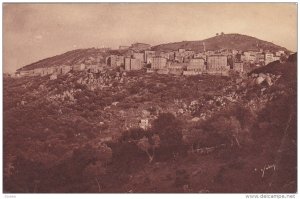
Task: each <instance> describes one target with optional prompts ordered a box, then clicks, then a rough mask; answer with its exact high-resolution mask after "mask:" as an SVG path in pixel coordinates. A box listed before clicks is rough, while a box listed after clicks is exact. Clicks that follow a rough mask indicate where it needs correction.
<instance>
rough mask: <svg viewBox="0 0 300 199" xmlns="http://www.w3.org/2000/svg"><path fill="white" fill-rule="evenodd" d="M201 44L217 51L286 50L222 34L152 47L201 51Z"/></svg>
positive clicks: (242, 37) (257, 41)
mask: <svg viewBox="0 0 300 199" xmlns="http://www.w3.org/2000/svg"><path fill="white" fill-rule="evenodd" d="M203 43H205V48H206V50H219V49H237V50H243V51H246V50H258V49H260V48H262V49H264V50H271V51H277V50H284V51H288V50H287V49H286V48H284V47H281V46H278V45H275V44H273V43H271V42H267V41H263V40H260V39H257V38H255V37H251V36H247V35H241V34H224V35H219V36H215V37H211V38H208V39H204V40H200V41H182V42H174V43H167V44H160V45H157V46H153V47H152V49H153V50H158V51H164V50H165V51H169V50H177V49H179V48H184V49H191V50H194V51H203Z"/></svg>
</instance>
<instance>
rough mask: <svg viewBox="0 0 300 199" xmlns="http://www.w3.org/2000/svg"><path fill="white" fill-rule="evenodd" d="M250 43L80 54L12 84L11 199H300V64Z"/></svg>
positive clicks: (7, 143) (8, 105)
mask: <svg viewBox="0 0 300 199" xmlns="http://www.w3.org/2000/svg"><path fill="white" fill-rule="evenodd" d="M226 36H227V35H226V34H224V35H223V34H219V35H218V36H215V37H214V39H216V40H217V41H219V40H220V41H223V42H225V40H226V38H225V37H226ZM229 36H230V38H231V35H229ZM238 38H239V41H232V40H230V41H229V42H228V43H232V42H233V43H234V42H235V43H234V45H233V46H234V49H232V48H228V49H219V46H217V47H215V49H214V48H213V46H215V43H209V42H208V41H211V39H208V40H205V41H204V42H202V41H201V42H200V44H201V45H196V48H194V47H193V45H192V44H191V43H189V44H188V45H186V46H187V48H184V46H185V44H186V42H183V43H180V44H177V43H176V44H166V45H158V46H152V47H151V46H150V45H149V44H143V43H134V44H132V45H131V46H120V48H119V49H108V48H98V49H97V48H90V49H77V50H73V51H69V52H66V53H64V54H61V55H57V56H54V57H50V58H46V59H43V60H40V61H38V62H35V63H32V64H29V65H27V66H24V67H22V68H20V69H19V70H17V72H16V73H15V74H14V75H13V76H9V75H4V77H3V98H4V99H3V115H4V117H3V118H4V119H3V134H4V135H3V136H4V157H3V158H4V163H3V170H4V171H3V173H4V174H3V176H4V179H3V180H4V188H3V189H4V192H13V193H35V192H36V193H75V192H76V193H170V192H173V193H178V192H179V193H229V192H230V193H241V192H247V193H248V192H259V193H270V192H281V193H289V192H295V191H296V190H297V179H296V173H297V150H296V149H297V145H296V143H297V111H296V110H297V97H296V96H297V72H296V71H297V54H291V52H289V51H288V50H286V49H284V48H281V47H278V46H276V45H274V44H270V43H262V42H257V40H253V39H251V41H254V43H250V44H249V43H247V45H249V46H248V48H246V46H244V45H243V48H241V49H239V48H238V47H239V46H242V45H241V44H240V43H239V42H242V43H244V40H243V39H241V36H239V37H238ZM246 38H247V37H246ZM198 43H199V42H198ZM225 43H226V42H225ZM224 45H225V44H224ZM177 47H179V48H177ZM189 47H191V48H189ZM253 47H254V48H253ZM260 47H263V48H260ZM173 48H176V49H173ZM246 49H249V50H246Z"/></svg>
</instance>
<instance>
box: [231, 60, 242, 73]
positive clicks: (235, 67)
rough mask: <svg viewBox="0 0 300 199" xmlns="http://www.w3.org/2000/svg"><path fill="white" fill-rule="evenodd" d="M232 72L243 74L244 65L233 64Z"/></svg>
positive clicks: (240, 63)
mask: <svg viewBox="0 0 300 199" xmlns="http://www.w3.org/2000/svg"><path fill="white" fill-rule="evenodd" d="M233 71H236V72H239V73H243V72H244V63H243V62H234V63H233Z"/></svg>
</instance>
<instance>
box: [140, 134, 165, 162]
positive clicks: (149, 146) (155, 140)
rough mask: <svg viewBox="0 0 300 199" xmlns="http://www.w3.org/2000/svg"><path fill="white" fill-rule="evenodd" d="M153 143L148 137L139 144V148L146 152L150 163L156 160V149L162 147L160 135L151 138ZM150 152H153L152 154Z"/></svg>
mask: <svg viewBox="0 0 300 199" xmlns="http://www.w3.org/2000/svg"><path fill="white" fill-rule="evenodd" d="M151 139H152V143H151V142H150V140H149V139H148V138H147V137H145V136H144V137H143V138H142V139H140V140H139V141H138V142H137V146H138V148H139V149H141V150H142V151H145V152H146V154H147V155H148V158H149V163H151V162H152V161H153V159H154V155H155V149H156V148H158V147H159V146H160V138H159V136H158V135H153V136H152V137H151ZM150 150H151V151H152V154H150Z"/></svg>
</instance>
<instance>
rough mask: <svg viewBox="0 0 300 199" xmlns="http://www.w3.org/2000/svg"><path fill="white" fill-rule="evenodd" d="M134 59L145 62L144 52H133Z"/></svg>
mask: <svg viewBox="0 0 300 199" xmlns="http://www.w3.org/2000/svg"><path fill="white" fill-rule="evenodd" d="M133 58H134V59H139V60H140V61H141V62H145V59H144V58H145V56H144V53H133Z"/></svg>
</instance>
